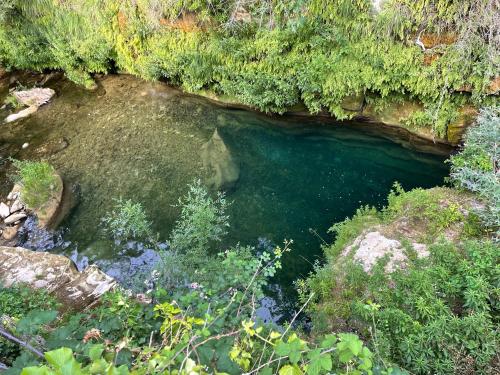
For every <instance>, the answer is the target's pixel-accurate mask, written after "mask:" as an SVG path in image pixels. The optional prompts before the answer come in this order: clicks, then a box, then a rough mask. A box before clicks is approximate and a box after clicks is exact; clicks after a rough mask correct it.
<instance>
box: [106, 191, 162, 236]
mask: <svg viewBox="0 0 500 375" xmlns="http://www.w3.org/2000/svg"><path fill="white" fill-rule="evenodd" d="M102 221H103V223H104V224H105V226H106V229H107V231H108V232H109V233H110V234H111V235H112V236H113V237H114V238H115V239H117V240H130V239H135V240H141V239H142V240H144V239H146V240H152V230H151V222H149V221H148V219H147V216H146V213H145V212H144V209H143V208H142V205H141V204H140V203H134V202H132V201H131V200H130V199H127V200H123V199H121V198H119V199H115V205H114V208H113V210H112V211H111V212H109V213H108V214H107V215H106V216H105V217H104V218H103V219H102Z"/></svg>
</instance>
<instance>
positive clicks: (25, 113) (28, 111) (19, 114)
mask: <svg viewBox="0 0 500 375" xmlns="http://www.w3.org/2000/svg"><path fill="white" fill-rule="evenodd" d="M36 111H38V107H37V106H34V105H32V106H31V107H28V108H26V109H23V110H22V111H19V112H17V113H13V114H11V115H8V116H7V118H6V119H5V122H13V121H16V120H19V119H22V118H24V117H28V116H29V115H31V114H32V113H35V112H36Z"/></svg>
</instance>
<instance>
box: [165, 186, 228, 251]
mask: <svg viewBox="0 0 500 375" xmlns="http://www.w3.org/2000/svg"><path fill="white" fill-rule="evenodd" d="M179 206H180V207H181V217H180V219H179V220H178V221H177V222H176V224H175V227H174V229H173V230H172V234H171V236H170V241H169V242H170V247H171V248H172V249H173V250H175V251H177V252H181V253H189V254H190V255H192V256H193V258H195V257H197V256H201V257H203V256H206V255H208V254H209V250H210V245H211V244H213V243H216V242H219V241H220V240H221V239H222V238H223V237H224V236H225V235H226V233H227V228H228V227H229V217H228V216H227V215H226V209H227V201H226V198H225V196H224V194H223V193H221V192H218V193H217V197H216V198H215V199H214V198H212V197H210V195H209V193H208V191H207V189H206V188H205V187H204V186H202V184H201V181H200V180H196V181H195V182H194V183H193V184H191V185H189V190H188V193H187V194H186V195H185V196H184V197H183V198H180V199H179Z"/></svg>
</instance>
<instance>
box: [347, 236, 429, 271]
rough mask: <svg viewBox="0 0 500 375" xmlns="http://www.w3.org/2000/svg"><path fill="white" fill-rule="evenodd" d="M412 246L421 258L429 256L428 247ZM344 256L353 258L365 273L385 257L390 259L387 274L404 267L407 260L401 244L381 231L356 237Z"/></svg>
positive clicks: (414, 244)
mask: <svg viewBox="0 0 500 375" xmlns="http://www.w3.org/2000/svg"><path fill="white" fill-rule="evenodd" d="M412 246H413V249H414V250H415V251H416V252H417V256H418V257H419V258H422V257H427V256H429V252H428V251H427V246H426V245H424V244H420V243H413V244H412ZM342 256H343V257H347V256H352V257H353V259H354V260H355V261H357V262H359V263H360V264H361V266H362V267H363V269H364V270H365V272H371V270H372V268H373V266H374V265H375V264H376V263H377V261H378V260H379V259H381V258H383V257H385V256H388V257H389V259H388V262H387V264H386V266H385V271H386V272H387V273H390V272H393V271H395V270H396V269H397V268H398V267H404V264H405V263H406V260H407V257H406V254H405V252H404V247H403V245H402V244H401V242H399V241H398V240H394V239H390V238H387V237H385V236H384V235H383V234H381V233H380V232H379V231H372V232H364V233H362V234H361V235H359V236H358V237H356V239H355V240H354V241H353V243H352V244H351V245H349V246H347V247H346V248H345V249H344V251H343V252H342Z"/></svg>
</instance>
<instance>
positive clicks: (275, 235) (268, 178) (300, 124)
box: [0, 75, 448, 318]
mask: <svg viewBox="0 0 500 375" xmlns="http://www.w3.org/2000/svg"><path fill="white" fill-rule="evenodd" d="M47 85H48V86H49V87H52V88H54V89H55V90H56V92H57V97H55V98H54V99H53V100H52V101H51V103H49V104H47V105H45V106H43V107H41V108H40V110H39V111H38V112H37V113H35V114H34V115H32V116H31V117H29V118H27V119H24V120H20V121H17V122H14V123H10V124H1V125H0V194H1V196H5V195H6V194H7V193H8V191H9V189H10V188H11V183H10V181H9V179H8V174H9V173H11V170H10V169H9V163H8V162H6V158H8V157H13V158H18V159H41V158H44V159H47V160H48V161H49V162H50V163H51V164H52V165H54V166H55V167H56V169H57V170H58V171H59V172H60V173H61V174H62V176H63V177H64V179H65V183H66V185H67V186H70V187H71V188H72V189H74V191H75V194H78V195H79V202H78V205H77V206H76V207H75V208H74V209H73V210H72V211H71V213H70V215H69V216H68V217H67V218H66V220H65V221H64V222H63V224H62V226H61V228H60V229H59V230H58V231H57V232H56V233H54V234H50V236H49V238H47V235H43V234H41V235H40V236H39V237H34V238H28V239H26V238H25V239H24V240H23V243H21V244H22V245H23V246H25V247H30V248H33V249H41V250H49V251H51V252H56V253H61V254H65V255H68V256H70V257H72V259H73V260H74V261H75V262H76V263H77V265H78V266H79V267H85V265H87V264H89V263H97V264H98V265H99V266H100V267H101V268H102V269H103V270H104V271H105V272H107V273H108V274H110V275H112V276H114V277H116V278H117V279H118V280H120V281H122V282H123V283H124V284H127V283H128V282H131V280H133V276H134V275H135V274H136V273H138V271H140V270H147V269H149V268H150V267H151V265H152V264H153V263H154V262H155V260H156V257H157V256H156V254H155V253H154V252H153V251H152V250H150V249H146V248H144V247H142V246H140V245H139V244H135V243H129V244H126V245H125V246H123V247H121V248H119V249H117V247H116V246H115V245H114V244H113V242H112V241H111V240H110V239H109V238H106V236H105V235H103V230H102V229H103V228H102V223H101V218H102V217H103V216H105V215H106V213H107V212H108V211H110V210H111V208H112V206H113V203H114V201H113V199H115V198H119V197H122V198H124V199H131V200H133V201H136V202H140V203H141V204H142V205H143V207H144V208H145V210H146V212H147V214H148V216H149V218H150V220H151V221H152V222H153V229H154V230H155V231H156V232H158V233H159V235H160V240H161V241H166V240H167V239H168V235H169V233H170V231H171V229H172V228H173V226H174V223H175V221H176V220H177V219H178V217H179V211H180V209H179V207H178V206H176V203H177V201H178V199H179V197H181V196H182V195H184V194H185V193H186V191H187V185H188V184H189V183H192V182H193V181H194V180H195V179H198V178H199V179H201V180H202V181H203V182H205V183H206V184H210V183H212V192H214V190H215V187H216V186H217V185H213V181H214V176H213V170H212V169H211V168H210V163H209V162H212V163H217V158H218V157H220V158H225V159H227V158H230V161H231V163H232V165H233V168H236V169H237V171H236V173H237V175H238V176H237V177H238V179H237V181H236V182H235V183H231V184H230V186H229V187H228V190H227V199H228V200H229V201H230V202H231V205H230V208H229V212H228V213H229V216H230V219H231V227H230V229H229V234H228V236H227V238H226V239H225V240H224V243H223V244H222V245H221V250H223V249H224V248H227V247H228V246H232V245H235V244H236V243H240V244H242V245H251V246H254V247H255V251H256V252H258V251H262V250H263V249H266V248H270V247H272V246H275V245H281V244H282V243H283V240H284V239H293V245H292V251H291V252H290V253H287V254H286V255H285V257H284V259H283V261H282V263H283V268H282V270H280V271H279V273H278V275H277V276H276V277H275V278H274V279H273V281H272V286H271V287H270V288H269V291H268V298H267V299H266V301H265V303H264V305H265V306H267V310H266V309H264V310H265V311H263V312H262V315H264V316H266V314H267V316H268V317H273V318H274V317H276V316H278V317H279V316H280V315H281V314H284V316H286V315H287V312H290V311H292V310H293V308H294V306H293V301H294V300H295V299H296V296H295V289H294V284H293V282H294V280H296V279H298V278H303V277H306V276H307V275H308V274H309V273H310V272H311V271H312V270H313V264H314V263H315V262H321V261H322V250H321V244H322V243H324V242H327V243H328V242H331V241H332V240H333V238H332V236H331V234H329V233H328V232H327V230H328V228H329V227H331V225H332V224H334V223H335V222H338V221H341V220H344V219H345V218H346V217H349V216H351V215H353V214H354V213H355V211H356V209H357V208H359V207H360V206H363V205H373V206H376V207H379V208H380V207H382V206H383V205H384V204H385V203H386V198H387V194H388V193H389V191H390V189H391V187H392V185H393V184H394V182H396V181H398V182H399V183H401V185H402V186H403V187H404V188H405V189H411V188H414V187H424V188H428V187H432V186H435V185H440V184H442V183H443V178H444V177H445V176H446V175H447V174H448V168H447V166H446V164H445V163H444V160H445V158H446V157H445V156H442V155H441V156H440V155H436V154H431V153H422V152H418V151H416V150H412V149H411V148H410V147H405V146H408V145H404V144H400V143H401V142H394V141H392V140H390V139H387V138H386V137H382V136H378V135H376V132H374V131H366V125H362V124H355V123H350V124H341V123H332V121H326V120H321V119H317V118H316V119H313V118H291V117H268V116H265V115H262V114H258V113H255V112H252V111H244V110H236V109H228V108H224V107H221V106H218V105H215V104H213V103H211V102H209V101H207V100H206V99H203V98H199V97H194V96H190V95H186V94H183V93H182V92H180V91H179V90H176V89H174V88H171V87H169V86H167V85H165V84H162V83H158V82H146V81H142V80H140V79H137V78H134V77H132V76H128V75H110V76H106V77H102V78H100V79H99V88H98V89H97V90H96V91H87V90H85V89H83V88H80V87H77V86H75V85H74V84H72V83H70V82H68V81H67V80H64V79H56V80H53V81H50V82H49V83H48V84H47ZM5 94H6V92H5V87H4V89H3V91H2V94H1V95H0V99H1V100H2V101H3V98H4V97H5ZM4 112H5V111H4ZM4 112H2V111H0V115H2V118H3V117H5V113H4ZM371 127H372V128H373V127H375V125H371ZM216 130H217V133H214V132H215V131H216ZM214 134H217V137H218V142H219V145H220V144H223V145H224V146H223V150H222V151H221V150H220V147H219V150H218V151H217V152H216V153H215V154H210V156H209V157H207V156H206V154H205V153H204V150H206V144H207V142H210V140H211V139H212V140H213V138H214ZM221 142H222V143H221ZM24 143H28V144H29V146H28V147H27V148H25V149H23V148H22V145H23V144H24ZM224 147H225V148H224ZM207 158H208V159H210V160H209V162H207ZM234 173H235V171H234V170H233V175H234ZM233 182H234V181H233ZM226 187H227V186H226ZM148 267H149V268H148Z"/></svg>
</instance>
